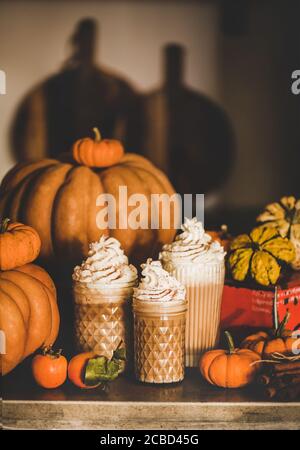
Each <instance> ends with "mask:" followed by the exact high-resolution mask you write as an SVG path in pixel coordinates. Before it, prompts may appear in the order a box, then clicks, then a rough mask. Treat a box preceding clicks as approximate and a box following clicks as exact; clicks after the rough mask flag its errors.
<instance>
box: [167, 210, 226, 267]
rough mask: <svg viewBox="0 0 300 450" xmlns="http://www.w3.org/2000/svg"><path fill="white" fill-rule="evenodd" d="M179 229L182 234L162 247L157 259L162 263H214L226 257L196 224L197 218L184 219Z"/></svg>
mask: <svg viewBox="0 0 300 450" xmlns="http://www.w3.org/2000/svg"><path fill="white" fill-rule="evenodd" d="M181 229H182V233H180V234H178V235H177V236H176V239H175V241H174V242H173V243H172V244H166V245H164V246H163V250H162V252H161V253H160V255H159V259H161V260H162V261H163V262H164V263H168V262H175V263H176V262H179V263H180V262H183V263H187V262H193V263H216V262H221V261H223V260H224V257H225V255H226V252H225V251H224V248H223V247H222V245H221V244H220V243H219V242H218V241H213V240H212V238H211V236H210V235H209V234H207V233H205V231H204V228H203V225H202V223H201V222H198V220H197V217H194V218H193V219H187V218H186V219H185V221H184V224H183V225H182V226H181Z"/></svg>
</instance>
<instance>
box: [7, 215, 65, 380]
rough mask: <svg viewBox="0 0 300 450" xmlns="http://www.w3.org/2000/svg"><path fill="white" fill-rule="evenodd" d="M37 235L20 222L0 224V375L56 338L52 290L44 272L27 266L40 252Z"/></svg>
mask: <svg viewBox="0 0 300 450" xmlns="http://www.w3.org/2000/svg"><path fill="white" fill-rule="evenodd" d="M40 247H41V241H40V237H39V235H38V233H37V232H36V231H35V230H34V229H33V228H31V227H29V226H26V225H23V224H21V223H10V222H9V220H8V219H5V220H3V221H1V224H0V319H1V323H0V329H1V331H2V332H3V333H2V339H3V341H4V342H3V343H2V344H3V345H2V347H4V354H2V355H1V368H2V370H1V373H2V375H5V374H7V373H8V372H10V371H11V370H12V369H14V368H15V367H16V366H17V365H18V364H19V363H20V362H21V361H22V360H23V359H25V358H26V357H27V356H28V355H30V354H31V353H33V352H35V351H36V350H37V349H38V348H40V347H43V346H50V345H52V344H53V343H54V341H55V340H56V338H57V335H58V330H59V321H60V318H59V311H58V306H57V301H56V289H55V286H54V283H53V281H52V279H51V278H50V276H49V275H48V274H47V272H46V271H45V270H44V269H42V268H41V267H39V266H37V265H34V264H31V262H32V261H34V260H35V259H36V258H37V257H38V254H39V252H40Z"/></svg>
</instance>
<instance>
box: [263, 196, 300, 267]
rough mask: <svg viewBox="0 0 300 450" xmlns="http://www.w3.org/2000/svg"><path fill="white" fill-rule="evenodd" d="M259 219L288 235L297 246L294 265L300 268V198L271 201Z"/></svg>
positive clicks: (284, 235)
mask: <svg viewBox="0 0 300 450" xmlns="http://www.w3.org/2000/svg"><path fill="white" fill-rule="evenodd" d="M257 221H258V222H261V223H263V224H264V225H266V226H268V227H273V228H278V230H279V233H280V235H281V236H282V237H288V238H289V239H290V240H291V242H292V243H293V244H294V247H295V251H296V253H295V258H294V260H293V261H292V264H291V265H292V267H293V268H294V269H296V270H300V199H299V200H296V198H295V197H293V196H289V197H282V198H281V199H280V201H279V202H275V203H270V204H269V205H267V206H266V208H265V210H264V212H263V213H261V214H260V215H259V216H258V217H257Z"/></svg>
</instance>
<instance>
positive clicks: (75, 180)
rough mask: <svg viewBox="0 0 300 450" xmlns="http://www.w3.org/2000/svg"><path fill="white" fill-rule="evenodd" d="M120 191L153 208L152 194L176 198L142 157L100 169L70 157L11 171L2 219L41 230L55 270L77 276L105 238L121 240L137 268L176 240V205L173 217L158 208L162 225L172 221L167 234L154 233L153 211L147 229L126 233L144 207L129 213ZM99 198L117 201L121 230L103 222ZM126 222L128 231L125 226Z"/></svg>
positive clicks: (0, 207)
mask: <svg viewBox="0 0 300 450" xmlns="http://www.w3.org/2000/svg"><path fill="white" fill-rule="evenodd" d="M92 151H93V152H94V147H93V150H92ZM120 186H123V192H125V191H126V189H127V198H130V196H131V195H132V194H143V195H144V198H145V199H146V200H147V201H148V204H149V205H150V204H151V194H168V195H169V196H171V195H173V194H174V189H173V187H172V185H171V184H170V182H169V181H168V179H167V177H166V176H165V175H164V174H163V173H162V172H161V171H159V170H158V169H157V168H156V167H155V166H154V165H153V164H152V163H151V162H150V161H148V160H147V159H145V158H143V157H142V156H139V155H136V154H133V153H127V154H125V155H124V156H123V157H122V159H121V160H120V161H119V163H118V164H115V165H114V166H111V167H106V168H101V169H100V168H90V167H87V166H85V165H79V164H77V163H74V161H73V160H72V159H71V157H70V155H68V156H67V157H66V156H64V157H62V158H61V160H60V161H58V160H54V159H43V160H39V161H35V162H26V163H21V164H18V165H16V166H15V167H14V168H13V169H12V170H10V172H8V174H7V175H6V177H5V178H4V180H3V182H2V184H1V187H0V214H3V215H4V214H5V215H8V216H9V217H10V218H11V219H12V220H21V221H22V222H24V223H26V224H28V225H30V226H32V227H34V228H35V229H36V230H37V232H38V233H39V235H40V238H41V241H42V247H41V253H40V261H41V263H42V264H43V265H44V264H46V266H47V267H50V268H51V270H52V269H53V268H54V269H55V270H57V271H58V272H61V270H62V269H64V270H66V271H68V272H69V271H71V270H72V269H73V267H74V265H76V264H78V263H80V262H81V260H82V258H83V257H85V256H86V255H87V252H88V244H89V243H90V242H93V241H96V240H98V239H99V238H100V236H101V235H102V234H106V235H111V236H113V237H115V238H116V239H118V240H119V241H120V242H121V245H122V247H123V248H124V250H125V253H126V254H127V255H128V256H129V257H132V255H133V254H134V260H133V263H136V264H137V263H139V262H140V261H143V260H144V259H146V258H147V257H150V256H151V255H155V253H156V252H157V251H159V249H160V248H161V247H162V245H163V244H165V243H170V242H171V241H172V240H173V237H174V235H175V232H176V229H175V228H176V226H175V225H174V221H173V211H174V205H173V204H172V202H171V208H170V210H171V213H170V214H168V213H167V214H166V208H163V206H162V202H160V205H159V207H155V206H154V209H155V211H157V216H158V219H159V220H160V222H162V215H163V214H165V217H167V218H170V227H168V228H162V225H161V223H160V224H158V229H151V226H150V225H151V208H150V206H149V207H148V209H147V208H146V209H147V210H148V218H147V220H146V226H148V228H147V229H144V228H143V227H142V228H138V229H132V228H130V227H129V226H128V227H127V228H126V220H127V219H128V217H129V216H130V214H131V212H132V211H133V210H134V209H135V208H136V206H138V203H137V205H134V206H128V207H127V203H126V200H127V199H126V200H123V198H122V195H121V196H120V197H119V187H120ZM124 190H125V191H124ZM99 194H111V197H113V199H112V200H114V201H115V204H114V203H113V204H111V212H114V211H115V213H116V214H115V215H116V229H112V228H113V227H112V226H110V227H109V226H108V225H107V223H106V222H105V221H107V217H104V218H102V219H99V217H100V214H102V213H103V212H104V211H105V210H106V211H107V207H106V206H107V205H106V204H101V205H97V198H98V196H99ZM98 201H99V200H98ZM170 215H171V217H169V216H170ZM96 219H98V224H97V222H96ZM120 219H122V220H123V221H124V222H125V229H122V226H121V227H120V226H119V225H120V223H119V221H120ZM176 219H177V217H176ZM99 221H100V222H101V224H102V227H100V228H99V227H98V226H99ZM121 225H122V224H121ZM109 228H110V229H109ZM123 228H124V227H123Z"/></svg>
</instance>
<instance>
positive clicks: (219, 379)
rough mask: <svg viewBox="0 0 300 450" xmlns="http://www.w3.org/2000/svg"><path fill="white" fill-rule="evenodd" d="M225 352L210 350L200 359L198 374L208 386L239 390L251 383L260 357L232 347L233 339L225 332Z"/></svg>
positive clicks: (257, 368)
mask: <svg viewBox="0 0 300 450" xmlns="http://www.w3.org/2000/svg"><path fill="white" fill-rule="evenodd" d="M225 335H226V338H227V342H228V351H227V350H210V351H208V352H206V353H204V355H203V356H202V357H201V358H200V362H199V365H200V372H201V374H202V376H203V377H204V378H205V379H206V381H208V382H209V383H210V384H213V385H215V386H219V387H223V388H239V387H242V386H246V385H247V384H249V383H251V382H252V381H253V379H254V377H255V375H256V373H257V371H258V370H259V367H258V366H259V365H258V364H253V363H255V362H256V361H259V360H260V359H261V358H260V356H259V355H258V354H257V353H255V352H253V351H252V350H248V349H238V348H235V347H234V343H233V339H232V337H231V335H230V333H228V331H225Z"/></svg>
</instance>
